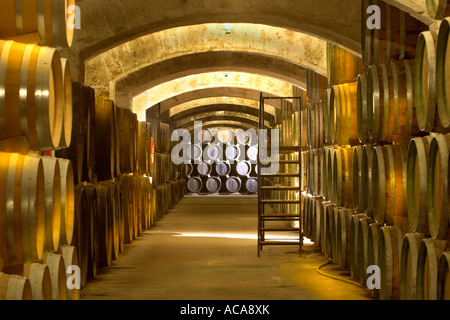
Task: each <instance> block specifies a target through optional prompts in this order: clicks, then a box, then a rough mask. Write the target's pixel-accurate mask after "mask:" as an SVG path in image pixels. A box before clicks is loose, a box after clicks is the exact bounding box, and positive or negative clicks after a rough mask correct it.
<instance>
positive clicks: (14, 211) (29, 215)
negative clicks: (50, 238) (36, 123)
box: [4, 154, 45, 264]
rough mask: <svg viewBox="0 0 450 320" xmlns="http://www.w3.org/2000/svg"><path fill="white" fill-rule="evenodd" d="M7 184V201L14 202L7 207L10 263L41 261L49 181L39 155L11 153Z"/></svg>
mask: <svg viewBox="0 0 450 320" xmlns="http://www.w3.org/2000/svg"><path fill="white" fill-rule="evenodd" d="M19 179H20V180H19ZM6 185H7V192H6V198H7V203H8V204H11V203H13V205H12V206H11V205H8V206H7V207H6V218H7V220H6V222H7V224H6V225H7V226H9V227H7V228H6V237H7V241H8V242H7V243H8V254H10V256H9V259H8V261H9V263H10V264H22V263H24V262H31V261H39V260H41V259H42V255H43V253H44V244H45V216H44V213H45V192H44V190H45V182H44V168H43V164H42V160H41V159H40V158H38V157H27V156H25V157H23V156H19V155H14V154H13V155H11V156H10V158H9V168H8V179H7V184H6ZM19 210H20V211H19ZM19 215H20V219H19ZM10 219H13V220H10ZM19 221H20V222H19ZM19 237H20V238H19ZM11 241H12V242H11ZM4 260H5V259H4Z"/></svg>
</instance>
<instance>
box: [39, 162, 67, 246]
mask: <svg viewBox="0 0 450 320" xmlns="http://www.w3.org/2000/svg"><path fill="white" fill-rule="evenodd" d="M42 164H43V167H44V179H45V247H44V250H45V251H46V252H53V251H56V250H58V247H59V241H60V240H59V239H60V236H61V203H62V201H61V187H62V184H61V173H60V168H59V162H58V160H57V159H55V158H49V157H43V158H42Z"/></svg>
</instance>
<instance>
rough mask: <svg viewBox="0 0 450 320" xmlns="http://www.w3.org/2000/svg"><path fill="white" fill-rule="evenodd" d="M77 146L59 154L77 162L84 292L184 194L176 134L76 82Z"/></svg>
mask: <svg viewBox="0 0 450 320" xmlns="http://www.w3.org/2000/svg"><path fill="white" fill-rule="evenodd" d="M72 89H73V103H74V110H76V111H77V112H76V113H74V114H73V117H74V121H73V124H74V126H73V132H72V137H73V139H72V141H73V142H72V144H71V145H70V147H69V148H65V149H61V150H58V151H57V152H56V154H57V155H58V156H59V157H61V158H67V159H69V160H70V161H71V162H72V164H73V176H74V180H75V186H76V187H75V212H76V219H75V230H76V231H77V232H76V237H75V239H74V241H73V245H74V246H76V247H77V248H78V252H79V254H78V256H79V257H78V258H79V265H80V268H81V274H82V281H81V282H82V287H84V286H86V285H87V283H88V281H89V280H92V279H95V277H96V275H97V272H98V269H99V268H104V267H108V266H110V265H111V262H112V261H114V260H117V259H118V258H119V256H120V254H121V253H122V252H123V250H124V246H126V245H128V244H131V243H132V242H133V241H135V240H136V239H137V238H138V237H139V236H141V234H142V232H144V231H145V230H148V229H150V228H151V227H153V226H154V224H155V223H156V222H157V221H158V220H159V219H160V218H161V217H162V216H163V215H164V214H166V213H167V212H168V211H169V210H170V209H172V208H173V207H174V205H175V204H177V203H178V202H179V201H180V200H181V198H182V197H183V196H184V191H183V186H184V181H183V180H182V179H181V177H182V174H181V166H174V165H173V164H172V161H171V159H170V154H169V151H170V150H169V146H170V145H169V141H170V136H169V128H168V125H166V124H162V123H160V121H159V120H153V119H150V120H148V121H144V122H142V121H138V119H137V115H136V114H134V113H133V112H131V111H130V110H128V109H122V108H119V107H118V106H116V105H115V104H114V102H113V101H111V100H109V99H107V98H106V97H103V96H102V95H99V94H97V95H96V93H95V91H94V90H93V89H92V88H90V87H86V86H83V85H81V84H79V83H73V88H72Z"/></svg>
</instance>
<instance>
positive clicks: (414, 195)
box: [406, 137, 431, 233]
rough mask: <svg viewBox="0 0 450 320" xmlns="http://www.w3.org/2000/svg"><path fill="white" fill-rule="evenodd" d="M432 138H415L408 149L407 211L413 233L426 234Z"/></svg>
mask: <svg viewBox="0 0 450 320" xmlns="http://www.w3.org/2000/svg"><path fill="white" fill-rule="evenodd" d="M430 144H431V137H424V138H415V139H413V140H412V141H411V143H410V144H409V148H408V161H407V179H406V181H407V201H406V203H407V209H408V221H409V224H410V226H411V230H412V231H413V232H419V233H426V232H427V231H428V226H427V224H428V222H427V184H428V179H427V175H428V170H427V164H428V154H429V149H430V148H429V146H430Z"/></svg>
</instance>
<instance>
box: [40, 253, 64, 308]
mask: <svg viewBox="0 0 450 320" xmlns="http://www.w3.org/2000/svg"><path fill="white" fill-rule="evenodd" d="M42 261H43V263H44V264H46V265H47V266H48V270H49V272H50V279H51V286H52V299H53V300H67V285H66V265H65V263H64V259H63V257H62V256H61V255H60V254H56V253H48V254H45V255H44V257H43V259H42Z"/></svg>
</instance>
